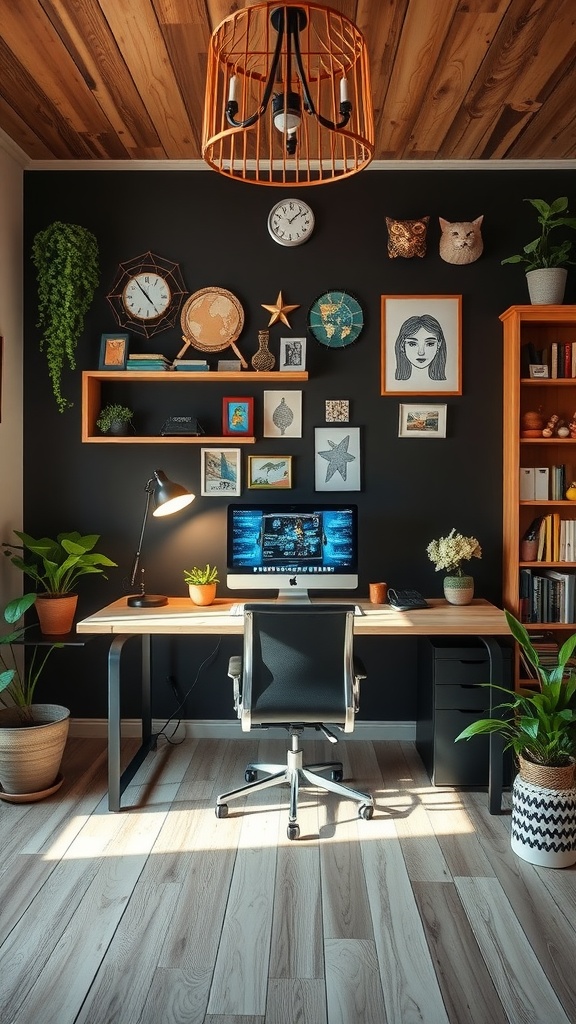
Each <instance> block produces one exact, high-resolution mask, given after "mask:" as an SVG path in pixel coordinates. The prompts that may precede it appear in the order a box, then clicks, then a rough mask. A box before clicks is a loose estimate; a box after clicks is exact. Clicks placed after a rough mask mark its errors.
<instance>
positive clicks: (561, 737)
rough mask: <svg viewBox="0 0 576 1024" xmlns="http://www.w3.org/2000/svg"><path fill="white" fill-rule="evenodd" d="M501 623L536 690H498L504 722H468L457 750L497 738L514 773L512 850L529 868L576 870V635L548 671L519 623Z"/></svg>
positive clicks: (500, 719) (509, 617)
mask: <svg viewBox="0 0 576 1024" xmlns="http://www.w3.org/2000/svg"><path fill="white" fill-rule="evenodd" d="M506 619H507V621H508V625H509V627H510V631H511V633H512V635H513V636H514V639H515V640H516V641H517V643H518V644H519V645H520V647H521V649H522V651H523V652H524V656H525V658H526V659H527V661H528V662H529V663H530V664H531V665H532V666H533V667H534V669H535V671H536V674H537V680H536V684H535V685H536V687H537V688H536V689H534V690H531V689H527V688H523V689H520V690H519V692H518V693H515V694H511V693H510V691H509V690H506V688H505V687H497V689H500V690H503V691H504V692H505V693H506V694H507V695H508V697H509V698H510V699H509V700H506V701H503V703H501V704H500V705H498V707H497V708H496V709H495V710H496V711H500V712H501V717H494V718H480V719H478V721H477V722H472V724H471V725H469V726H468V727H467V728H466V729H464V730H463V731H462V732H461V733H460V734H459V735H458V736H457V737H456V742H458V740H469V739H471V738H472V737H473V736H479V735H484V734H486V733H499V734H500V736H502V738H503V740H504V745H505V749H509V748H511V749H512V750H513V751H514V754H515V757H516V760H517V762H518V766H519V772H518V775H517V776H516V778H515V780H514V786H513V791H512V849H513V850H514V852H515V853H517V854H518V856H519V857H522V858H523V859H524V860H527V861H530V863H532V864H540V865H542V866H544V867H567V866H568V865H570V864H574V862H576V791H575V789H574V769H575V764H576V760H575V754H576V673H575V672H574V669H573V667H572V666H571V664H570V662H571V659H572V655H573V652H574V648H575V647H576V633H574V634H573V635H572V636H571V637H569V638H568V640H566V641H565V643H564V644H563V645H562V647H561V648H560V650H559V651H558V655H557V658H556V664H554V665H552V666H550V667H548V666H545V665H543V664H542V662H541V659H540V656H539V654H538V652H537V651H536V650H535V648H534V646H533V645H532V641H531V640H530V636H529V634H528V631H527V630H526V629H525V627H524V626H523V625H522V623H521V622H518V620H517V619H515V618H514V616H513V615H511V614H510V612H508V611H507V612H506ZM488 685H489V684H488Z"/></svg>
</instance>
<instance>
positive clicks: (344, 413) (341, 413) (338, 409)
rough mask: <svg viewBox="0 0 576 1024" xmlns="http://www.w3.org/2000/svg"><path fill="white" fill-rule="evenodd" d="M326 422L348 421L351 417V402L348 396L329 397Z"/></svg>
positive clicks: (326, 406)
mask: <svg viewBox="0 0 576 1024" xmlns="http://www.w3.org/2000/svg"><path fill="white" fill-rule="evenodd" d="M325 409H326V423H348V420H349V419H350V402H349V400H348V399H347V398H327V399H326V404H325Z"/></svg>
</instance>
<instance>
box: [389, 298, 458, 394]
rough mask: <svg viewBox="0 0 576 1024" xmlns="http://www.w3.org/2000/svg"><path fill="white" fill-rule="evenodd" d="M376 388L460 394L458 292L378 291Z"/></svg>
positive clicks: (403, 391) (394, 390)
mask: <svg viewBox="0 0 576 1024" xmlns="http://www.w3.org/2000/svg"><path fill="white" fill-rule="evenodd" d="M380 301H381V389H380V390H381V394H383V395H398V394H404V395H461V394H462V296H461V295H382V296H381V300H380Z"/></svg>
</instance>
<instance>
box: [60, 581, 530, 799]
mask: <svg viewBox="0 0 576 1024" xmlns="http://www.w3.org/2000/svg"><path fill="white" fill-rule="evenodd" d="M237 603H238V602H237V601H233V600H232V599H227V598H220V599H217V600H216V601H215V602H214V604H212V605H209V606H208V607H203V608H201V607H197V606H195V605H193V604H191V602H190V599H189V598H185V597H172V598H170V599H169V600H168V604H167V605H164V606H162V607H160V608H129V607H128V606H127V604H126V598H120V599H119V600H118V601H114V603H113V604H109V605H107V606H106V607H105V608H101V609H100V610H99V611H97V612H95V613H94V614H93V615H89V616H88V617H87V618H85V619H82V620H81V621H80V622H78V623H77V625H76V631H77V633H79V634H83V633H96V634H100V635H102V634H108V633H109V634H110V636H111V637H112V640H111V643H110V651H109V654H108V807H109V809H110V810H111V811H119V810H120V800H121V796H122V793H123V792H124V790H125V789H126V787H127V786H128V784H129V783H130V781H131V780H132V778H133V777H134V775H135V773H136V771H137V769H138V768H139V766H140V765H141V764H142V762H143V760H144V758H145V757H146V755H147V754H148V753H149V751H150V750H151V749H152V748H153V746H154V742H155V740H154V737H153V735H152V710H151V640H152V637H153V636H158V635H166V634H168V635H171V636H178V635H180V634H184V635H194V634H214V635H218V634H224V635H227V636H228V635H234V634H240V635H241V634H242V633H243V631H244V620H243V618H242V616H241V615H232V614H231V608H232V605H233V604H237ZM246 603H248V602H246ZM249 603H255V602H253V601H250V602H249ZM312 603H313V604H314V603H330V604H334V603H341V604H356V605H359V606H360V608H361V610H362V612H363V613H364V614H362V615H355V616H354V633H355V635H356V636H379V637H381V636H396V637H398V636H406V637H422V636H426V637H430V636H447V637H453V636H466V637H475V638H477V639H478V640H480V641H481V642H482V643H483V644H484V645H485V647H486V648H487V650H488V657H489V665H490V682H491V683H493V684H495V685H500V686H501V685H503V684H504V670H503V658H502V649H501V647H500V645H499V643H498V641H497V639H496V638H497V637H500V636H507V637H509V636H510V630H509V628H508V624H507V622H506V617H505V615H504V612H503V611H502V609H501V608H497V607H496V605H493V604H490V602H489V601H484V600H482V599H475V600H474V601H472V603H471V604H469V605H451V604H448V603H447V602H446V601H445V600H444V599H440V598H430V599H429V604H430V607H429V608H423V609H417V610H415V611H410V612H399V611H397V610H396V609H395V608H392V607H391V606H390V605H373V604H370V602H369V601H367V600H362V599H360V600H359V599H358V598H357V597H350V598H336V599H331V598H323V599H316V600H313V601H312ZM134 636H140V637H141V640H142V695H141V700H142V705H141V707H142V716H141V717H142V742H141V746H140V748H139V750H138V751H137V753H136V754H135V756H134V757H133V758H132V760H131V761H130V764H129V765H128V766H127V767H126V768H125V769H124V771H123V772H122V773H121V772H120V740H121V720H120V686H121V675H120V656H121V653H122V648H123V647H124V644H125V643H126V642H127V641H128V640H130V639H131V638H132V637H134ZM490 694H491V697H490V708H491V710H492V708H493V702H492V690H491V691H490ZM496 703H498V701H496ZM489 740H490V747H489V774H488V804H489V809H490V813H491V814H496V813H497V812H498V811H500V810H501V806H502V741H501V739H500V737H499V736H497V735H490V737H489Z"/></svg>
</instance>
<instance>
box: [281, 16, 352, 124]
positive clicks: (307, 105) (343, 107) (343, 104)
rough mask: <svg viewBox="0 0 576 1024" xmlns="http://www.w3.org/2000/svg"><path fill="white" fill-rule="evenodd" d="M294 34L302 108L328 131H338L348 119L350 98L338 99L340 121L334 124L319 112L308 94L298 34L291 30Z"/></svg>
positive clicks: (350, 110) (350, 108) (350, 105)
mask: <svg viewBox="0 0 576 1024" xmlns="http://www.w3.org/2000/svg"><path fill="white" fill-rule="evenodd" d="M293 35H294V55H295V57H296V67H297V68H298V77H299V78H300V81H301V83H302V93H303V95H304V109H305V110H306V111H307V112H308V113H309V114H312V116H313V117H315V118H316V120H317V121H318V122H319V123H320V124H321V125H322V127H323V128H328V129H329V130H330V131H333V132H334V131H338V130H339V129H340V128H345V127H346V125H347V124H348V121H349V120H350V115H351V113H352V104H351V103H350V100H340V117H341V118H342V120H341V121H339V122H338V124H336V122H335V121H331V120H330V119H329V118H328V117H324V115H323V114H319V113H318V111H317V110H316V108H315V106H314V100H313V99H312V96H311V95H310V89H309V86H308V80H307V78H306V72H305V71H304V65H303V63H302V53H301V51H300V36H299V34H298V32H296V31H295V30H293Z"/></svg>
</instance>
